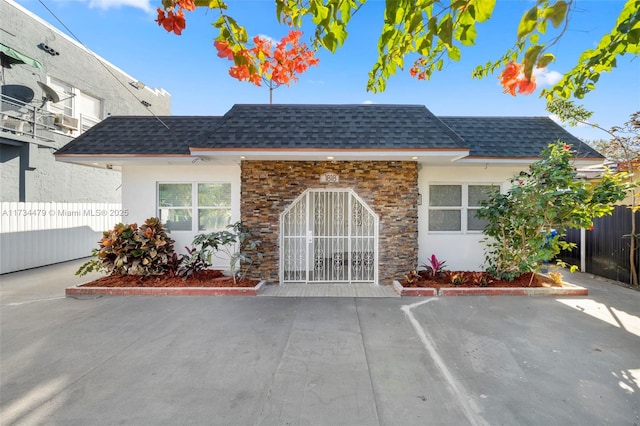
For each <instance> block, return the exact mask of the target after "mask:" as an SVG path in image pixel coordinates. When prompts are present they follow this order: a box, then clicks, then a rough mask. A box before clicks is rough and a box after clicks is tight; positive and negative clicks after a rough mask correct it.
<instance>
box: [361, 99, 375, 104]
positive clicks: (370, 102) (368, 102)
mask: <svg viewBox="0 0 640 426" xmlns="http://www.w3.org/2000/svg"><path fill="white" fill-rule="evenodd" d="M362 103H363V104H365V105H371V104H372V103H373V101H370V100H366V101H364V102H362Z"/></svg>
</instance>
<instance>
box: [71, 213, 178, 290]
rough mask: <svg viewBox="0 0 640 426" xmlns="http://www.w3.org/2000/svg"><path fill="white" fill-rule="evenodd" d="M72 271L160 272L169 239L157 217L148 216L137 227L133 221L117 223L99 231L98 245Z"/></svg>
mask: <svg viewBox="0 0 640 426" xmlns="http://www.w3.org/2000/svg"><path fill="white" fill-rule="evenodd" d="M92 254H93V256H94V257H95V258H96V259H92V260H90V261H88V262H87V263H85V264H84V265H82V266H81V267H80V269H78V271H77V272H76V275H85V274H86V273H88V272H92V271H103V272H107V273H108V274H110V275H140V276H144V277H146V276H151V275H160V274H163V273H164V272H166V271H167V269H168V264H169V262H170V261H171V259H172V257H173V254H174V252H173V240H172V239H171V238H169V236H168V235H167V231H166V230H165V229H164V226H162V223H161V222H160V219H159V218H157V217H152V218H150V219H147V220H146V221H145V222H144V225H142V226H140V227H138V225H137V224H136V223H132V224H128V225H127V224H123V223H119V224H117V225H116V226H114V228H113V229H112V230H110V231H105V232H103V234H102V239H101V240H100V242H99V248H98V249H94V250H93V253H92Z"/></svg>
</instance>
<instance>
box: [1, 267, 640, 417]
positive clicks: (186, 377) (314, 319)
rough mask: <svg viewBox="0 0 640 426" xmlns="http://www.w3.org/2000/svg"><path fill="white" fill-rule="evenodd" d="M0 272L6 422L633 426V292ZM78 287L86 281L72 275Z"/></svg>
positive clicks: (67, 270) (637, 298)
mask: <svg viewBox="0 0 640 426" xmlns="http://www.w3.org/2000/svg"><path fill="white" fill-rule="evenodd" d="M80 263H81V262H77V263H76V264H74V263H73V262H72V263H69V264H62V265H54V266H52V267H46V268H40V269H38V270H32V271H25V272H20V273H16V274H9V275H3V276H0V343H1V344H0V357H1V359H2V363H1V365H0V386H1V388H0V413H1V417H0V423H2V424H3V425H23V424H24V425H32V424H52V425H87V424H91V425H113V424H131V425H176V424H193V425H239V426H240V425H242V426H243V425H403V426H405V425H465V424H471V425H500V424H505V425H545V426H546V425H573V424H576V425H578V424H579V425H600V424H611V425H634V424H640V418H639V415H640V358H638V353H640V293H639V292H637V291H634V290H630V289H627V288H623V287H620V286H618V285H615V284H611V283H609V282H607V281H604V280H600V279H596V278H593V277H590V276H587V275H584V274H580V275H574V276H572V282H579V283H580V285H583V286H586V287H588V288H589V291H590V295H589V296H587V297H514V296H505V297H501V296H498V297H486V296H476V297H439V298H436V297H424V298H421V297H412V298H398V297H394V298H358V297H340V298H338V297H313V298H303V297H282V298H281V297H194V296H181V297H156V296H150V297H147V296H132V297H127V296H121V297H86V298H79V299H74V298H65V297H64V288H65V287H67V286H70V285H73V284H77V283H78V282H81V281H82V279H79V278H78V277H74V276H73V271H74V270H75V269H76V268H77V266H78V265H79V264H80ZM85 280H87V278H85Z"/></svg>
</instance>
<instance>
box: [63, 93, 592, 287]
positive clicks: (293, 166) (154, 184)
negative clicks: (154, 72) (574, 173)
mask: <svg viewBox="0 0 640 426" xmlns="http://www.w3.org/2000/svg"><path fill="white" fill-rule="evenodd" d="M159 118H160V119H161V120H162V122H160V121H159V120H158V119H155V118H153V117H110V118H108V119H106V120H104V121H103V122H102V123H100V124H99V125H97V126H95V127H94V128H93V129H91V130H90V131H89V132H87V133H85V134H84V135H82V136H80V137H79V138H78V139H76V140H74V141H73V142H71V143H69V144H68V145H66V146H65V147H63V148H61V149H60V150H59V151H58V152H57V153H56V159H57V160H58V161H62V162H69V163H76V164H85V165H92V164H94V163H98V164H111V165H112V166H113V167H114V168H118V169H120V168H121V169H122V176H123V177H122V191H123V192H122V207H123V209H126V210H127V212H128V215H127V222H129V223H133V222H137V223H141V222H143V221H144V220H145V219H146V218H149V217H152V216H159V217H160V218H161V219H162V221H163V223H165V224H166V226H167V227H168V228H169V229H170V230H171V237H172V238H173V239H175V241H176V244H175V247H176V249H181V248H182V247H184V246H187V245H189V244H190V243H191V241H192V239H193V237H194V236H195V235H196V234H198V233H202V232H211V231H215V230H218V229H221V228H223V227H224V226H225V225H226V224H228V223H233V222H235V221H238V220H241V221H242V222H243V223H244V224H245V225H247V226H248V227H249V229H250V230H252V231H254V232H256V233H258V234H259V239H260V240H261V241H262V246H261V250H262V252H263V253H264V257H263V258H262V259H261V260H260V261H258V262H257V263H256V264H254V267H252V272H251V273H253V274H255V277H259V278H262V279H268V280H272V281H276V282H277V281H279V282H281V283H288V282H302V283H316V282H340V283H349V282H371V283H380V284H391V282H392V280H393V279H394V278H396V279H397V278H398V277H402V274H404V273H406V272H407V271H409V270H410V269H413V268H415V267H416V266H418V264H419V263H424V262H426V259H427V258H428V257H429V256H430V255H431V254H435V255H436V256H437V257H438V258H439V259H442V260H445V261H446V262H447V267H449V268H451V269H452V270H480V269H482V263H483V260H484V255H483V244H482V239H483V237H484V234H483V233H482V230H483V229H484V225H485V224H484V222H483V221H482V220H481V219H479V218H477V217H476V215H475V212H476V211H477V210H478V209H479V208H480V201H481V200H482V199H483V198H485V197H486V194H487V192H488V191H494V190H497V189H501V190H503V191H505V190H507V189H508V188H509V186H510V178H511V177H512V176H514V175H517V173H519V172H520V171H522V170H526V169H527V167H528V166H529V164H531V163H532V162H533V161H535V160H538V159H539V158H540V153H541V151H542V150H543V149H544V148H546V147H547V146H548V145H549V144H550V143H552V142H555V141H557V140H562V141H564V142H565V143H567V144H569V145H571V146H572V147H573V150H574V151H575V164H576V166H587V165H594V164H600V163H602V161H603V157H602V156H601V155H600V154H599V153H597V152H596V151H594V150H593V149H591V148H590V147H589V146H588V145H586V144H584V143H583V142H581V141H580V140H579V139H577V138H576V137H574V136H573V135H571V134H570V133H568V132H567V131H565V130H564V129H563V128H562V127H560V126H559V125H558V124H556V123H554V122H553V121H552V120H551V119H549V118H548V117H436V116H434V115H433V114H432V113H431V112H430V111H429V110H428V109H427V108H425V107H424V106H421V105H379V104H378V105H235V106H234V107H233V108H231V110H229V111H228V112H227V113H226V114H225V115H224V116H222V117H177V116H172V117H159ZM188 130H190V131H188Z"/></svg>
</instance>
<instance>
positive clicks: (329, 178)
mask: <svg viewBox="0 0 640 426" xmlns="http://www.w3.org/2000/svg"><path fill="white" fill-rule="evenodd" d="M339 181H340V177H339V176H338V175H337V174H335V173H324V174H323V175H322V176H320V182H321V183H336V182H339Z"/></svg>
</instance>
